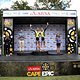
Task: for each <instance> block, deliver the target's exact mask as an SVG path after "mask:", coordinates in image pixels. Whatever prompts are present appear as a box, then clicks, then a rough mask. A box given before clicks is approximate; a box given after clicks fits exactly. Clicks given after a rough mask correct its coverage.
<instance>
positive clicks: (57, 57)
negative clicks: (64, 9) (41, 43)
mask: <svg viewBox="0 0 80 80" xmlns="http://www.w3.org/2000/svg"><path fill="white" fill-rule="evenodd" d="M22 53H23V52H21V53H20V54H22ZM44 54H45V53H44ZM0 61H18V62H20V61H22V62H47V61H48V62H49V61H55V62H66V61H80V55H78V54H75V53H73V54H70V55H68V54H67V53H65V52H61V54H56V52H55V51H53V52H50V54H49V53H48V54H47V55H42V54H41V55H31V54H27V55H17V54H16V53H14V55H12V56H0Z"/></svg>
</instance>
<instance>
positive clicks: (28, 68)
mask: <svg viewBox="0 0 80 80" xmlns="http://www.w3.org/2000/svg"><path fill="white" fill-rule="evenodd" d="M27 71H32V72H35V71H36V72H38V71H41V66H28V67H27Z"/></svg>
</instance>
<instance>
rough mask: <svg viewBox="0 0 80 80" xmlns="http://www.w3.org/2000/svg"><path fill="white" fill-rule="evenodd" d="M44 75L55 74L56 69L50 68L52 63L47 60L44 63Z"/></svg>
mask: <svg viewBox="0 0 80 80" xmlns="http://www.w3.org/2000/svg"><path fill="white" fill-rule="evenodd" d="M42 76H54V71H52V70H51V69H50V65H49V64H48V63H47V62H45V63H43V64H42Z"/></svg>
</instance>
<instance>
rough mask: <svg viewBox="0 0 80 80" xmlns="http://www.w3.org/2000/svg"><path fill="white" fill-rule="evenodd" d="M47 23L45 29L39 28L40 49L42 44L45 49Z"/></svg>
mask: <svg viewBox="0 0 80 80" xmlns="http://www.w3.org/2000/svg"><path fill="white" fill-rule="evenodd" d="M48 25H49V23H48V22H47V26H46V27H45V29H43V28H41V29H40V31H41V40H42V41H41V47H42V44H44V47H45V38H44V37H45V31H46V29H47V27H48Z"/></svg>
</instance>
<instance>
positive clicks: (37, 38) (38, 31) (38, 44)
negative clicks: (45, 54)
mask: <svg viewBox="0 0 80 80" xmlns="http://www.w3.org/2000/svg"><path fill="white" fill-rule="evenodd" d="M30 29H31V30H32V31H34V32H35V37H36V46H37V47H36V48H37V49H39V50H40V41H39V34H40V29H39V28H38V27H37V29H36V30H34V29H33V28H32V25H31V24H30Z"/></svg>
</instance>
